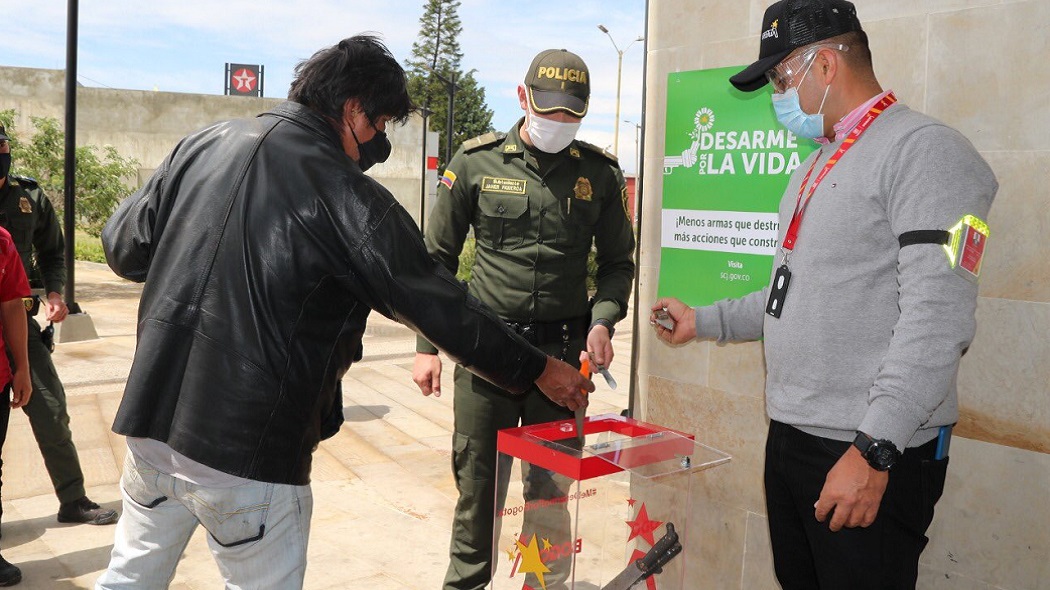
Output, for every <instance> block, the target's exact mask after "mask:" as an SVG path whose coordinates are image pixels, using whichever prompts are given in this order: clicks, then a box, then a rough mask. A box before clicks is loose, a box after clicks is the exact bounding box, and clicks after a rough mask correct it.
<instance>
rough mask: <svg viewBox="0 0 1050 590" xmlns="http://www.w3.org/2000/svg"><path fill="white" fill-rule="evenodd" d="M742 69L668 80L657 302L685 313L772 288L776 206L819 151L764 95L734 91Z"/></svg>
mask: <svg viewBox="0 0 1050 590" xmlns="http://www.w3.org/2000/svg"><path fill="white" fill-rule="evenodd" d="M741 69H743V68H742V67H733V68H719V69H714V70H698V71H693V72H679V73H673V74H670V75H668V79H667V125H666V127H667V137H666V147H665V148H664V149H665V151H664V153H665V154H666V155H665V156H664V173H663V183H664V185H663V212H662V221H661V226H662V227H661V229H662V236H661V250H660V257H661V261H660V284H659V295H660V296H671V297H677V298H679V299H681V300H682V301H685V302H686V303H688V304H689V305H707V304H709V303H713V302H715V301H718V300H720V299H725V298H727V297H740V296H742V295H746V294H748V293H750V292H752V291H755V290H758V289H762V288H763V287H765V286H766V285H767V284H768V283H769V278H770V273H771V270H772V267H773V255H774V253H775V252H776V251H777V248H778V246H779V244H778V242H777V239H778V235H779V234H778V230H779V222H778V219H777V209H778V207H779V204H780V198H781V196H782V195H783V194H784V188H785V187H786V186H787V182H788V179H789V178H790V177H791V173H792V172H794V170H795V169H796V168H798V166H799V164H800V163H801V162H802V161H803V160H805V159H806V156H808V155H809V154H810V153H811V152H812V151H813V150H814V149H815V148H816V144H815V143H814V142H813V141H810V140H808V139H799V138H796V137H795V135H794V134H792V133H791V132H789V131H788V130H786V129H784V127H783V126H781V125H780V123H778V122H777V120H776V117H775V116H774V115H773V107H772V105H771V102H770V90H769V89H768V86H767V87H766V89H763V90H762V91H759V92H751V93H745V92H740V91H738V90H737V89H735V88H733V86H732V85H731V84H730V83H729V77H730V76H732V75H733V74H735V73H737V72H739V71H740V70H741Z"/></svg>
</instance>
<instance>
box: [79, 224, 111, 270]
mask: <svg viewBox="0 0 1050 590" xmlns="http://www.w3.org/2000/svg"><path fill="white" fill-rule="evenodd" d="M76 238H77V240H76V243H74V244H73V256H74V257H76V259H77V260H86V261H88V262H101V263H102V264H105V263H106V253H105V251H104V250H102V240H101V239H99V238H97V237H95V236H91V235H88V234H87V233H86V232H84V231H80V230H78V231H77V236H76Z"/></svg>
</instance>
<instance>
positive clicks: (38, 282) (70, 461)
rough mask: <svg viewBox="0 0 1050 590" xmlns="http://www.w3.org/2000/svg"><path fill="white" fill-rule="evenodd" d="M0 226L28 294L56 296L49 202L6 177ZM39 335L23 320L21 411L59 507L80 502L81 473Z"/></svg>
mask: <svg viewBox="0 0 1050 590" xmlns="http://www.w3.org/2000/svg"><path fill="white" fill-rule="evenodd" d="M0 226H3V227H4V229H6V230H7V231H8V232H10V234H11V237H12V238H13V239H14V242H15V246H16V247H17V248H18V254H19V255H20V256H21V257H22V264H23V265H24V266H25V270H26V275H27V276H28V277H29V283H30V286H31V287H32V288H33V289H34V292H37V293H42V294H43V295H42V296H43V298H44V299H45V300H46V298H47V294H48V293H52V292H53V293H62V291H63V289H64V288H65V283H66V259H65V241H64V240H63V238H62V228H61V226H60V223H59V220H58V216H57V215H56V214H55V209H54V207H52V205H51V201H49V200H48V198H47V196H46V195H45V194H44V191H42V190H41V189H40V187H39V186H38V185H37V183H36V182H35V181H33V180H32V179H29V178H23V177H19V176H13V175H12V176H8V177H7V182H6V183H4V186H3V188H0ZM34 254H35V255H34ZM39 334H40V324H39V323H38V322H37V320H36V318H34V317H29V366H30V368H31V370H32V381H33V393H32V395H31V396H30V398H29V403H28V404H26V405H25V406H24V407H23V410H24V411H25V413H26V415H27V416H28V417H29V424H30V426H31V427H32V429H33V436H34V437H36V441H37V444H38V445H39V447H40V453H41V454H42V455H43V456H44V465H45V466H46V467H47V472H48V474H49V475H50V476H51V483H52V485H54V487H55V494H56V495H57V496H58V499H59V502H62V503H67V502H72V501H74V500H77V499H79V498H83V497H84V495H85V492H84V473H83V471H82V470H81V468H80V459H79V458H78V456H77V449H76V447H75V446H74V445H73V433H72V432H71V431H70V429H69V414H68V413H67V411H66V392H65V389H63V387H62V382H61V381H60V380H59V378H58V372H57V371H55V365H54V363H53V362H52V361H51V352H50V351H49V350H48V349H47V347H46V346H45V345H44V343H43V342H42V341H41V339H40V337H39Z"/></svg>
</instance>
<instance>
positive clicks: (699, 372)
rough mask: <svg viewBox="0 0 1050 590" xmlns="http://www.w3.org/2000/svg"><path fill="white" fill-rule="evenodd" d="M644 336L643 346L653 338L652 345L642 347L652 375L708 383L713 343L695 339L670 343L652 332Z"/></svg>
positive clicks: (685, 381)
mask: <svg viewBox="0 0 1050 590" xmlns="http://www.w3.org/2000/svg"><path fill="white" fill-rule="evenodd" d="M644 338H645V339H644V340H642V343H643V346H644V345H645V344H646V342H647V341H648V340H650V339H651V340H652V344H651V346H650V347H648V348H643V349H642V350H643V354H645V356H646V357H647V359H648V362H649V364H648V365H647V368H648V370H649V373H648V374H649V375H650V376H653V377H662V378H664V379H670V380H673V381H679V382H682V383H692V384H696V385H707V383H708V362H709V361H708V357H709V354H710V350H709V349H710V347H711V346H714V345H713V344H711V343H710V342H706V341H699V340H693V341H692V342H689V343H687V344H678V345H670V344H667V343H666V342H663V341H662V340H658V339H657V338H656V336H655V335H652V333H651V332H650V333H649V334H647V335H646V336H645V337H644Z"/></svg>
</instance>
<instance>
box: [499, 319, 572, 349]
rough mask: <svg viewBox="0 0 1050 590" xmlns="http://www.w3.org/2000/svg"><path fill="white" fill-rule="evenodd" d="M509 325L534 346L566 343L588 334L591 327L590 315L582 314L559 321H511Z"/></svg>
mask: <svg viewBox="0 0 1050 590" xmlns="http://www.w3.org/2000/svg"><path fill="white" fill-rule="evenodd" d="M507 325H508V326H510V329H511V330H514V331H515V332H517V333H518V334H520V335H521V337H522V338H524V339H525V340H528V342H529V344H531V345H533V346H545V345H547V344H555V343H559V342H561V343H564V342H568V341H569V340H574V339H576V338H584V337H586V336H587V328H589V327H590V325H591V323H590V317H589V316H580V317H578V318H571V319H567V320H560V321H557V322H529V323H525V322H511V321H508V322H507Z"/></svg>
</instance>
